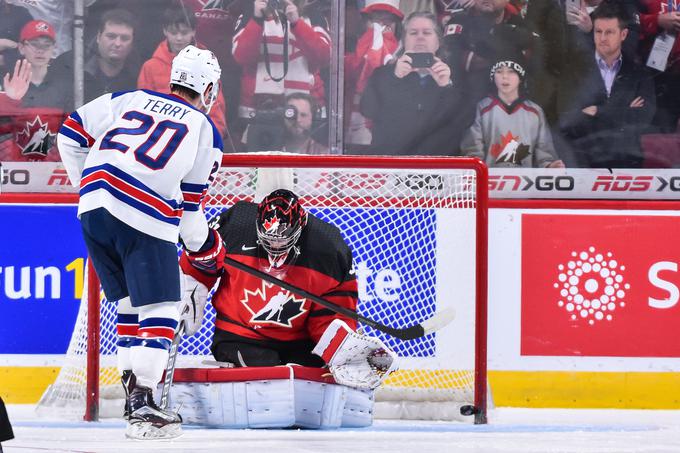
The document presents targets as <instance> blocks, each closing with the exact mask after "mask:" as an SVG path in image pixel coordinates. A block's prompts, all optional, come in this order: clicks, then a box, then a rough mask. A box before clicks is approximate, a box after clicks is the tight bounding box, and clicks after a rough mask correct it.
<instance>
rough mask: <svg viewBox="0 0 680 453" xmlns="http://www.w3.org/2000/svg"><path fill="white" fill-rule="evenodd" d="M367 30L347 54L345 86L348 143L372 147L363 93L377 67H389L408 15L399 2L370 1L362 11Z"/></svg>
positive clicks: (393, 0)
mask: <svg viewBox="0 0 680 453" xmlns="http://www.w3.org/2000/svg"><path fill="white" fill-rule="evenodd" d="M361 13H362V16H363V17H364V19H365V21H366V29H365V31H364V33H363V35H361V37H360V38H359V40H358V41H357V45H356V49H355V50H354V52H351V53H348V54H346V55H345V87H346V89H347V93H346V99H347V103H346V105H347V107H348V108H349V110H350V111H349V114H347V115H346V118H347V119H348V120H349V121H348V125H347V143H348V144H349V145H350V149H351V148H352V145H354V147H357V145H370V143H371V131H370V124H369V122H368V121H367V120H366V118H365V117H364V116H363V115H362V114H361V112H360V111H359V102H360V100H361V94H362V93H363V92H364V89H365V88H366V83H367V82H368V78H369V77H370V76H371V74H373V71H375V70H376V69H377V68H379V67H381V66H384V65H385V64H387V63H388V62H389V61H390V60H391V59H392V58H393V56H394V54H395V52H396V51H397V49H398V48H399V38H400V31H401V30H400V29H401V21H402V20H403V19H404V14H403V13H402V12H401V10H400V9H399V0H367V1H366V6H365V7H364V8H363V9H362V10H361Z"/></svg>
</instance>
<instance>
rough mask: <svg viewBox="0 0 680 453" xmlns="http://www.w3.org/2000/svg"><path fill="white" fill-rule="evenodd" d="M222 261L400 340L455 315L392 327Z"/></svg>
mask: <svg viewBox="0 0 680 453" xmlns="http://www.w3.org/2000/svg"><path fill="white" fill-rule="evenodd" d="M224 263H225V264H228V265H229V266H232V267H235V268H236V269H239V270H241V271H243V272H246V273H248V274H250V275H254V276H255V277H258V278H260V279H262V280H265V281H267V282H269V283H273V284H275V285H277V286H280V287H281V288H283V289H287V290H288V291H291V292H293V293H295V294H297V295H298V296H302V297H304V298H306V299H309V300H311V301H313V302H315V303H317V304H319V305H321V306H323V307H325V308H328V309H329V310H332V311H334V312H335V313H339V314H341V315H344V316H347V317H348V318H351V319H354V320H355V321H359V322H360V323H362V324H366V325H367V326H370V327H373V328H374V329H376V330H379V331H381V332H385V333H387V334H389V335H392V336H393V337H396V338H399V339H401V340H413V339H416V338H420V337H423V336H425V335H429V334H431V333H433V332H435V331H437V330H439V329H441V328H442V327H444V326H446V325H447V324H449V323H450V322H451V321H453V318H454V317H455V311H454V310H453V309H452V308H450V309H447V310H442V311H440V312H437V313H435V314H434V315H433V316H432V317H431V318H428V319H426V320H425V321H423V322H421V323H420V324H415V325H413V326H411V327H406V328H404V329H397V328H394V327H390V326H386V325H384V324H381V323H379V322H377V321H373V320H372V319H368V318H366V317H364V316H362V315H360V314H358V313H356V312H355V311H352V310H350V309H349V308H345V307H342V306H340V305H337V304H334V303H333V302H331V301H329V300H326V299H324V298H322V297H319V296H317V295H314V294H312V293H310V292H309V291H305V290H304V289H302V288H298V287H297V286H294V285H291V284H290V283H287V282H284V281H283V280H281V279H278V278H276V277H273V276H271V275H269V274H267V273H266V272H262V271H261V270H259V269H255V268H253V267H250V266H248V265H247V264H243V263H241V262H239V261H236V260H235V259H233V258H229V257H228V256H227V257H225V258H224Z"/></svg>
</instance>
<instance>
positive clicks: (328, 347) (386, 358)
mask: <svg viewBox="0 0 680 453" xmlns="http://www.w3.org/2000/svg"><path fill="white" fill-rule="evenodd" d="M312 352H313V353H314V354H316V355H318V356H319V357H321V358H322V359H323V360H324V361H325V362H326V363H327V364H328V367H329V369H330V371H331V374H333V378H334V379H335V381H336V382H337V383H338V384H341V385H346V386H348V387H355V388H360V389H374V388H376V387H378V386H379V385H380V383H382V381H384V380H385V379H386V378H387V376H388V375H389V374H390V373H391V372H393V371H394V370H395V369H396V359H397V355H396V354H395V353H394V352H393V351H392V350H390V348H388V347H387V346H386V345H385V344H384V343H383V342H382V341H380V340H379V339H378V338H375V337H369V336H366V335H361V334H358V333H356V332H354V331H353V330H352V329H350V328H349V326H348V325H347V324H346V323H345V322H344V321H342V320H340V319H336V320H334V321H333V322H332V323H330V325H329V326H328V327H327V328H326V330H325V331H324V333H323V335H322V336H321V338H320V339H319V342H318V343H317V345H316V347H315V348H314V349H313V350H312Z"/></svg>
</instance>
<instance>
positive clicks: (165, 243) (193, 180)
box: [57, 46, 224, 439]
mask: <svg viewBox="0 0 680 453" xmlns="http://www.w3.org/2000/svg"><path fill="white" fill-rule="evenodd" d="M219 79H220V67H219V64H218V62H217V59H216V58H215V56H214V55H213V54H212V52H210V51H208V50H201V49H198V48H196V47H194V46H188V47H186V48H184V49H183V50H182V51H181V52H179V54H178V55H177V56H176V57H175V59H174V60H173V63H172V73H171V76H170V88H171V93H170V94H169V95H168V94H161V93H157V92H153V91H147V90H136V91H129V92H118V93H111V94H106V95H103V96H101V97H99V98H97V99H95V100H93V101H91V102H89V103H87V104H85V105H84V106H82V107H81V108H79V109H78V110H76V111H75V112H73V113H72V114H71V115H70V116H69V117H68V118H67V119H66V121H65V122H64V124H63V125H62V127H61V129H60V131H59V136H58V142H57V143H58V147H59V152H60V154H61V157H62V161H63V162H64V165H65V167H66V171H67V172H68V175H69V178H70V180H71V183H72V184H73V185H74V186H77V187H79V188H80V202H79V204H78V216H79V218H80V221H81V225H82V230H83V237H84V239H85V243H86V245H87V249H88V253H89V255H90V259H91V260H92V263H93V264H94V267H95V270H96V271H97V274H98V276H99V279H100V280H101V283H102V287H103V289H104V293H105V295H106V297H107V299H108V300H109V301H118V338H119V339H118V366H119V369H120V370H121V373H122V375H123V385H124V386H125V388H126V392H127V393H128V398H127V404H126V416H127V417H128V427H127V431H126V434H127V436H128V437H132V438H139V439H148V438H172V437H177V436H179V435H180V434H181V422H182V419H181V417H180V416H179V415H178V414H176V413H174V412H170V411H166V410H163V409H161V408H159V407H158V406H157V405H156V404H155V403H154V400H153V391H152V389H154V388H155V387H156V386H157V384H158V382H159V381H160V380H161V377H162V374H163V371H164V369H165V366H166V363H167V359H168V351H169V348H170V345H171V342H172V340H173V338H174V335H175V334H176V330H177V326H178V321H179V318H180V315H179V301H180V299H181V295H180V273H179V266H178V260H177V248H176V244H177V242H178V239H179V238H181V241H182V243H183V245H184V248H185V250H186V251H187V255H188V256H189V257H190V259H191V261H192V263H193V264H194V265H196V266H197V267H199V268H202V269H204V270H205V271H207V272H208V273H211V272H212V273H217V272H218V270H220V269H221V268H222V264H221V260H222V258H223V256H224V248H223V246H222V240H221V238H220V236H219V235H218V234H216V233H215V232H214V231H213V230H211V229H209V228H208V224H207V221H206V219H205V214H204V213H203V210H202V207H201V200H202V198H203V196H204V195H205V194H206V192H207V189H208V185H209V183H210V182H211V181H212V179H213V177H214V174H215V172H216V171H217V169H218V168H219V164H220V161H221V153H222V140H221V137H220V134H219V132H218V131H217V129H216V128H215V126H214V125H213V123H212V122H211V120H210V119H209V117H208V116H207V113H208V112H209V110H210V107H211V106H212V104H213V102H214V101H215V99H216V97H217V93H218V90H219V86H218V81H219Z"/></svg>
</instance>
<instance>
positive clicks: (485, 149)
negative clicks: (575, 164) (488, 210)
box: [460, 56, 564, 168]
mask: <svg viewBox="0 0 680 453" xmlns="http://www.w3.org/2000/svg"><path fill="white" fill-rule="evenodd" d="M490 78H491V83H493V84H494V85H495V88H496V89H495V94H494V95H490V96H488V97H486V98H484V99H482V100H481V101H480V102H479V103H478V104H477V112H476V115H475V121H474V123H472V126H471V127H470V129H468V131H467V132H466V134H465V136H464V137H463V141H462V143H461V146H460V148H461V154H462V155H465V156H471V157H478V158H480V159H482V160H483V161H484V162H486V164H487V165H488V166H489V167H547V168H564V162H562V161H561V160H559V159H558V158H557V153H556V152H555V147H554V146H553V141H552V137H551V134H550V130H549V128H548V125H547V123H546V120H545V114H544V113H543V109H541V107H540V106H539V105H538V104H536V103H535V102H532V101H530V100H528V99H526V98H525V97H524V93H523V91H524V88H523V84H524V82H525V81H526V70H525V68H524V66H523V65H522V61H521V57H519V56H511V57H504V58H501V59H500V60H499V61H497V62H496V63H495V64H494V65H493V66H492V67H491V71H490Z"/></svg>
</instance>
